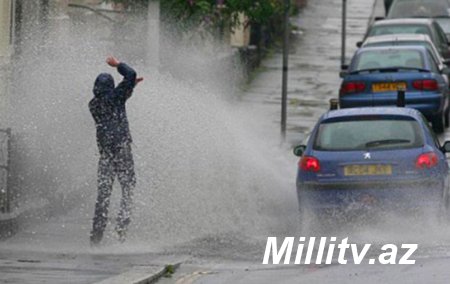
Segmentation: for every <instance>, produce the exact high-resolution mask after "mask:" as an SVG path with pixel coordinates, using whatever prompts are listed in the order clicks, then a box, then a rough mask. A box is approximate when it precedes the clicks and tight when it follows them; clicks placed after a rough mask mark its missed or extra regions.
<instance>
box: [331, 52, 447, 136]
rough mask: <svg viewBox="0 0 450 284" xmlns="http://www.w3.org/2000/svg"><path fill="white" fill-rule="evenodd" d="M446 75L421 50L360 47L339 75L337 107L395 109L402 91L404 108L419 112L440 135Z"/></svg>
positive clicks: (445, 70)
mask: <svg viewBox="0 0 450 284" xmlns="http://www.w3.org/2000/svg"><path fill="white" fill-rule="evenodd" d="M448 74H449V70H448V68H444V69H442V70H440V69H439V67H438V66H437V64H436V62H434V60H433V56H432V55H431V53H430V52H429V51H428V49H426V48H425V47H423V46H391V47H363V48H360V49H359V50H357V51H356V53H355V55H354V57H353V59H352V61H351V64H350V66H349V67H348V71H347V72H346V73H344V74H342V75H343V76H344V78H343V81H342V84H341V88H340V92H339V105H340V106H341V108H351V107H374V106H395V105H396V103H397V93H398V90H399V89H401V90H404V91H405V99H406V100H405V101H406V106H408V107H411V108H415V109H417V110H419V111H421V112H422V113H423V114H424V115H425V116H426V117H427V118H428V119H429V120H430V121H431V123H432V124H433V128H434V130H435V131H436V132H438V133H442V132H443V131H444V126H445V125H447V126H448V124H449V83H448V77H447V75H448Z"/></svg>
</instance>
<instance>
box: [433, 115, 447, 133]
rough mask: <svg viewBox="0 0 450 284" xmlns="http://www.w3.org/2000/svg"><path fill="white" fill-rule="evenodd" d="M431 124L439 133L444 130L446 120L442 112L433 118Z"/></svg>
mask: <svg viewBox="0 0 450 284" xmlns="http://www.w3.org/2000/svg"><path fill="white" fill-rule="evenodd" d="M431 124H432V125H433V130H434V132H436V133H438V134H439V133H442V132H444V125H445V122H444V117H443V116H442V114H441V115H439V116H436V117H434V118H433V120H432V121H431Z"/></svg>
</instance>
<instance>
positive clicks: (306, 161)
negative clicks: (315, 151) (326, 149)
mask: <svg viewBox="0 0 450 284" xmlns="http://www.w3.org/2000/svg"><path fill="white" fill-rule="evenodd" d="M298 166H299V167H300V169H302V170H304V171H307V172H308V171H310V172H315V173H317V172H318V171H320V162H319V160H318V159H317V158H315V157H311V156H303V157H302V158H301V159H300V161H299V162H298Z"/></svg>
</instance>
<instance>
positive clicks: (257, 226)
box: [0, 0, 450, 283]
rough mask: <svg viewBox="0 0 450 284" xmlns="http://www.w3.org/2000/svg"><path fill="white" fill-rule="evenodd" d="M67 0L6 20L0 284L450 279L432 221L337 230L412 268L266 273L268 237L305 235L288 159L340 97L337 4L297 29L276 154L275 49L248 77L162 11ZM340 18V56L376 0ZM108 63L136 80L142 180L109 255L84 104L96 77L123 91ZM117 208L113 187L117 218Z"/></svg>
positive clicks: (316, 6) (351, 5)
mask: <svg viewBox="0 0 450 284" xmlns="http://www.w3.org/2000/svg"><path fill="white" fill-rule="evenodd" d="M5 2H10V1H5ZM44 2H49V3H44ZM69 2H70V4H72V5H70V4H69ZM76 2H82V1H74V2H72V1H14V4H15V5H16V6H15V7H14V9H15V11H20V13H21V14H20V15H17V14H16V15H15V16H14V17H12V18H10V20H11V22H14V19H15V20H16V22H15V23H14V28H13V29H12V30H11V34H13V35H14V37H13V36H11V42H10V44H11V46H13V47H14V48H13V49H14V50H8V54H9V55H8V56H3V57H2V58H6V59H5V60H4V63H3V64H2V77H1V78H2V83H1V88H2V97H1V98H2V115H1V119H2V121H1V127H2V128H11V131H12V133H11V141H10V166H9V171H10V179H9V182H8V189H9V190H11V191H12V192H13V193H14V194H13V196H11V197H10V199H11V204H12V206H11V209H10V210H8V212H2V214H1V215H0V216H1V219H0V220H1V221H2V222H3V223H8V220H12V219H14V220H15V223H14V226H13V231H14V233H13V234H12V235H8V236H4V237H3V239H2V241H1V242H0V282H3V283H96V282H99V281H106V282H104V283H113V282H109V281H112V280H108V279H111V278H114V277H119V276H120V275H123V274H124V273H129V274H128V275H129V276H130V277H133V275H134V276H136V275H138V274H145V273H146V271H148V270H152V269H157V268H158V267H164V266H165V265H167V264H176V263H181V265H180V267H179V268H178V269H177V271H176V272H175V273H174V274H173V275H172V277H171V278H163V279H161V280H159V281H160V282H158V283H293V282H296V283H303V282H304V283H310V282H315V283H331V282H333V283H336V282H337V283H350V282H355V283H359V282H365V283H375V282H379V281H387V282H392V283H394V282H399V283H402V282H404V281H405V280H408V281H415V282H416V283H418V282H429V283H446V280H447V278H448V276H449V272H448V269H447V268H446V267H447V266H446V265H447V264H448V263H449V259H448V257H449V252H450V248H449V246H448V244H449V233H450V229H449V228H446V227H442V226H440V225H438V224H436V223H434V222H433V220H432V218H431V217H430V218H428V216H425V218H422V219H421V220H419V221H417V220H416V219H413V218H411V219H407V218H406V219H403V218H400V217H396V216H388V218H386V219H387V220H386V224H384V225H383V226H382V227H381V228H380V227H376V226H371V225H370V224H358V226H356V227H353V226H351V224H350V226H348V227H345V228H341V229H338V230H336V231H335V232H332V233H333V234H334V236H337V237H340V236H348V237H350V238H351V240H352V241H353V242H354V243H370V242H372V243H374V244H382V243H408V242H413V243H418V244H419V248H420V250H419V251H418V252H417V254H416V255H415V257H416V259H418V264H417V265H415V266H408V267H400V266H389V267H387V266H380V265H375V266H368V265H361V266H355V265H347V266H337V265H331V266H324V267H321V266H300V267H299V266H283V267H279V266H273V267H272V266H262V265H261V262H262V258H263V253H264V249H265V245H266V240H267V237H268V236H279V237H285V236H296V237H297V236H300V234H301V232H300V228H299V227H298V205H297V200H296V194H295V176H296V170H297V158H296V157H295V156H294V155H293V154H292V150H291V149H292V146H294V145H297V144H300V143H301V142H302V141H303V140H304V139H305V138H306V136H307V135H308V133H309V131H310V130H311V127H312V126H313V125H314V123H315V122H316V120H317V119H318V118H319V116H320V115H321V114H323V113H324V112H325V111H326V110H328V108H329V104H328V101H329V99H331V98H336V97H337V95H338V89H339V84H340V79H339V76H338V73H339V70H340V52H341V50H340V44H341V38H340V30H341V26H340V25H341V13H340V9H341V6H342V1H339V0H331V1H330V0H327V1H326V0H310V1H308V3H307V4H306V5H305V6H303V5H302V6H301V9H300V11H299V12H298V14H296V15H293V16H292V17H291V20H290V21H291V24H292V26H294V27H295V29H294V31H293V32H292V33H291V44H290V52H289V79H288V123H287V130H288V131H287V139H286V142H284V143H281V142H280V129H279V125H280V100H281V74H282V66H281V62H282V54H281V48H280V45H279V44H278V45H277V44H275V45H274V46H273V47H272V49H271V50H270V51H268V52H266V53H265V55H264V59H263V61H262V62H261V63H260V64H259V65H258V67H257V68H256V69H253V70H252V72H250V73H248V72H247V70H246V68H247V67H246V66H245V64H242V62H240V61H239V60H238V58H239V55H238V54H237V53H236V48H235V47H232V46H231V45H230V44H228V43H227V44H224V43H223V42H222V41H214V40H204V39H203V38H202V37H201V36H198V39H196V40H195V36H193V37H194V40H192V39H191V40H189V41H186V40H185V39H184V38H177V37H174V36H173V35H172V34H171V33H170V32H169V31H167V30H165V27H164V25H163V24H160V18H159V17H160V14H159V12H158V11H159V4H158V2H157V1H150V4H149V6H148V9H147V10H146V11H144V12H143V15H144V16H145V18H146V20H145V21H143V20H142V18H141V17H142V15H135V16H133V17H132V16H129V15H128V16H126V17H128V18H127V19H126V22H124V20H123V19H122V18H121V17H124V15H123V14H122V13H119V12H120V9H119V8H117V7H114V6H112V4H110V3H109V4H100V6H99V7H100V9H105V10H110V11H109V12H102V13H103V14H104V15H107V17H108V18H110V19H108V18H105V17H103V16H99V15H98V14H97V13H96V12H93V11H92V10H89V9H86V8H82V7H81V8H80V7H78V6H76V5H73V4H74V3H75V4H79V3H76ZM88 2H89V1H88ZM92 2H96V1H92ZM97 2H98V1H97ZM84 4H86V3H83V5H82V6H84ZM87 4H96V5H97V4H99V3H87ZM80 5H81V4H80ZM96 7H97V6H96ZM114 9H119V12H118V11H115V12H114ZM347 9H348V19H347V42H346V44H347V51H346V55H347V58H350V57H351V55H352V54H353V52H354V51H355V50H356V46H355V44H356V42H357V41H359V40H361V38H362V36H363V34H364V32H365V30H366V28H367V25H368V24H369V22H370V21H371V20H372V19H373V17H374V15H376V14H377V13H381V12H380V11H382V10H383V9H382V3H381V1H376V0H375V1H374V0H364V1H363V0H348V1H347ZM111 10H112V11H113V12H111ZM17 20H19V21H17ZM124 23H127V24H124ZM11 48H12V47H9V49H11ZM6 49H8V48H6ZM246 52H251V48H250V49H248V50H246ZM110 54H114V55H115V56H116V57H118V58H119V59H120V60H122V61H124V62H127V63H129V64H130V65H131V66H133V67H134V68H135V69H136V70H137V72H138V75H139V76H143V77H144V78H145V80H144V82H142V83H141V84H140V85H139V86H138V87H137V88H136V90H135V92H134V94H133V97H132V98H131V99H130V100H129V102H128V104H127V112H128V117H129V121H130V128H131V133H132V135H133V140H134V143H133V153H134V156H135V164H136V172H137V179H138V180H137V187H136V190H135V192H134V209H133V220H132V225H131V228H130V233H129V238H128V239H127V241H126V242H125V243H124V244H121V243H119V242H118V241H117V238H116V236H115V234H114V232H113V229H112V228H113V227H114V224H109V226H108V228H107V232H106V240H105V243H104V245H103V246H101V247H99V248H95V249H93V248H91V247H90V246H89V231H90V230H91V225H92V224H91V222H92V217H93V216H92V214H93V212H94V205H95V198H96V194H97V191H96V187H97V185H96V171H97V161H98V154H97V145H96V141H95V126H94V123H93V121H92V118H91V116H90V113H89V110H88V107H87V104H88V102H89V100H90V99H91V98H92V96H93V95H92V87H93V81H94V79H95V77H96V76H97V74H98V73H101V72H110V73H112V74H113V75H114V77H115V79H116V82H118V81H119V80H120V78H119V76H118V74H116V73H115V70H111V69H109V68H108V67H107V65H106V64H105V63H104V60H105V58H106V56H108V55H110ZM243 78H245V80H246V83H243ZM447 136H448V134H446V133H445V134H443V135H442V136H441V137H440V138H441V139H442V140H445V137H447ZM119 198H120V188H119V187H118V186H115V188H114V192H113V197H112V202H111V208H110V212H111V219H113V218H114V217H115V215H114V214H115V212H117V211H118V205H119ZM146 269H148V270H146ZM130 271H131V272H130ZM430 279H431V280H430ZM119 283H120V282H119ZM123 283H128V282H123ZM129 283H134V282H129Z"/></svg>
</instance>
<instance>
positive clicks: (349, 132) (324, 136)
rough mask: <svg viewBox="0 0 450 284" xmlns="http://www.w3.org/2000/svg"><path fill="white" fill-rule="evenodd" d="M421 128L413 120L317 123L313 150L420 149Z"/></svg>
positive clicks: (391, 119) (355, 119)
mask: <svg viewBox="0 0 450 284" xmlns="http://www.w3.org/2000/svg"><path fill="white" fill-rule="evenodd" d="M423 144H424V143H423V136H422V130H421V128H420V125H419V123H418V122H417V121H415V120H413V119H412V118H411V119H410V118H407V117H405V118H402V117H401V118H388V119H387V118H376V117H371V118H364V117H362V118H352V120H344V121H324V122H322V123H321V124H320V126H319V129H318V132H317V134H316V137H315V140H314V145H313V148H314V150H321V151H337V150H341V151H349V150H368V149H370V150H382V149H403V148H417V147H422V146H423Z"/></svg>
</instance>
